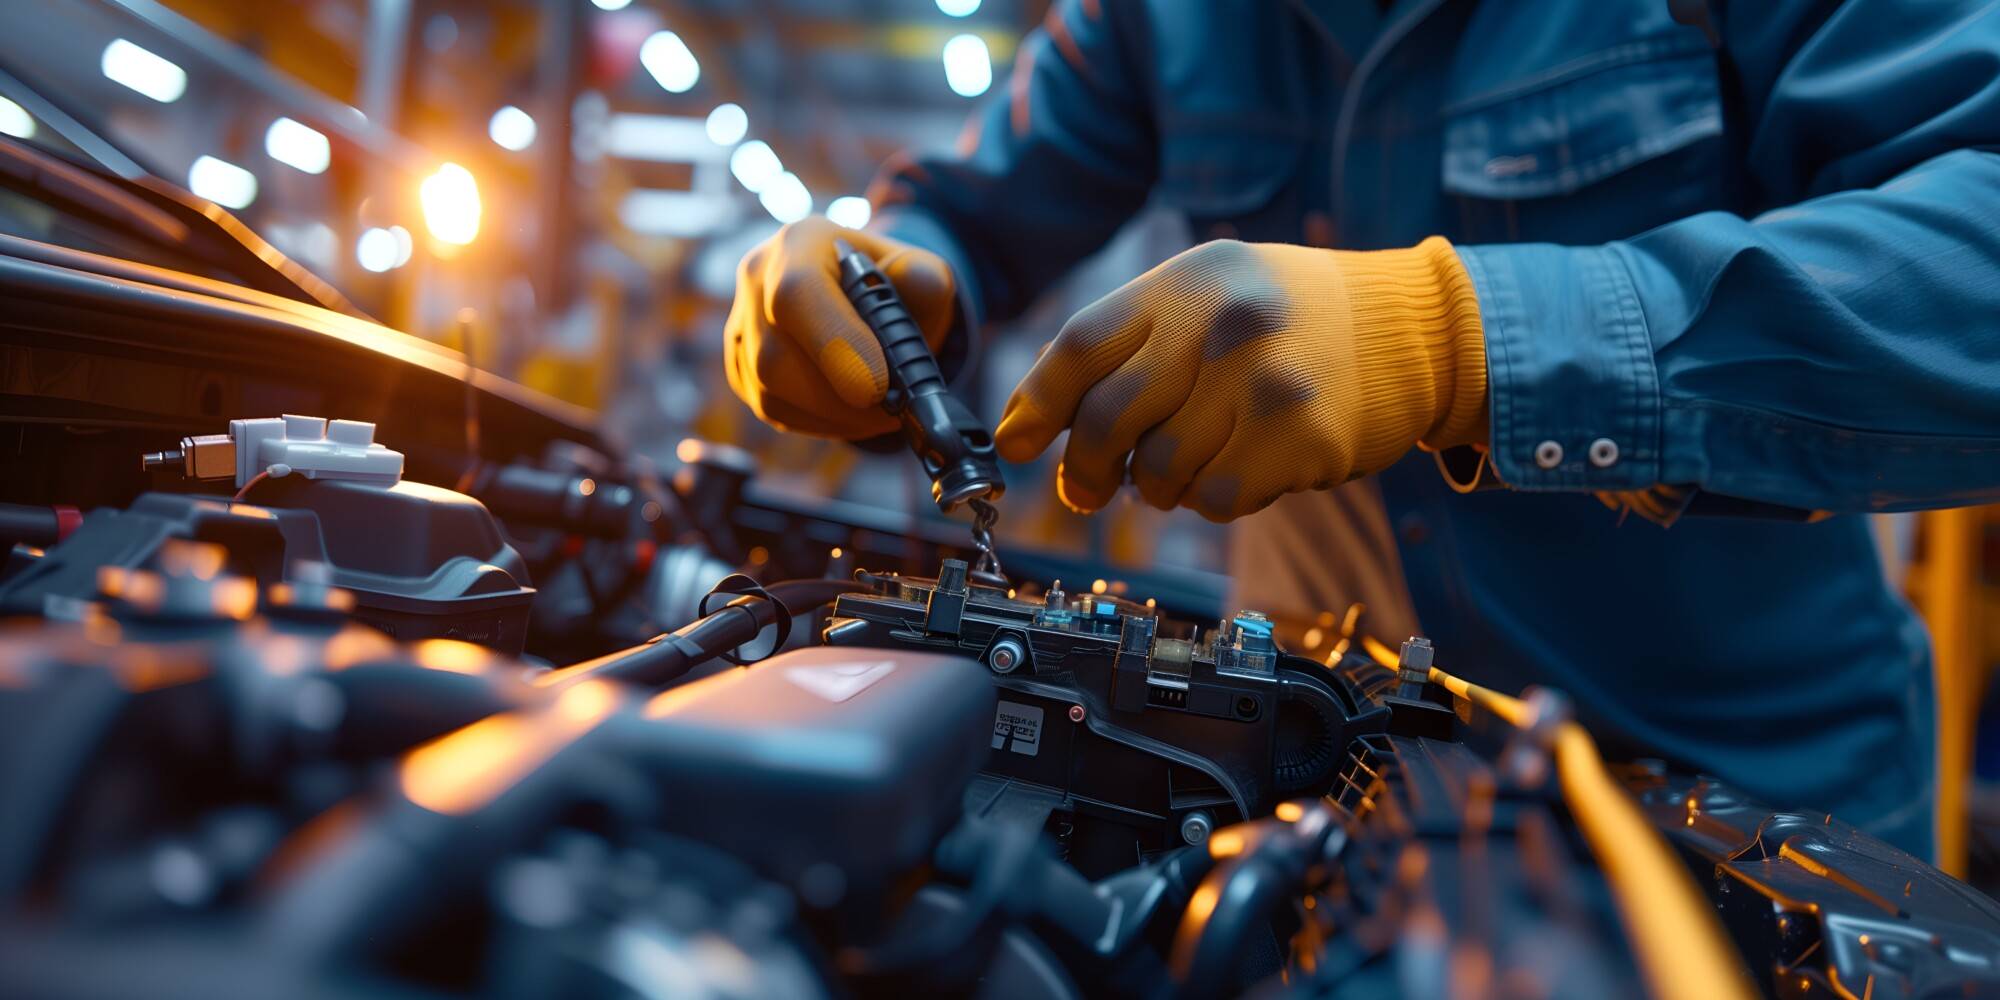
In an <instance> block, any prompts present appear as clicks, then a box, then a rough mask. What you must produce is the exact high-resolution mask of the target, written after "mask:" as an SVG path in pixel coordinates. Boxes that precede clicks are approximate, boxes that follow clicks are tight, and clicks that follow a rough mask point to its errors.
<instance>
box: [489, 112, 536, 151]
mask: <svg viewBox="0 0 2000 1000" xmlns="http://www.w3.org/2000/svg"><path fill="white" fill-rule="evenodd" d="M486 134H487V135H488V136H490V137H492V139H493V142H494V144H495V145H497V146H499V147H500V148H501V149H507V150H512V151H514V152H516V153H518V152H520V151H521V150H524V149H527V148H528V147H529V146H532V145H534V144H535V118H534V116H533V115H530V114H528V113H527V112H526V111H523V110H521V109H520V108H517V107H515V106H513V105H512V104H509V105H507V106H506V107H504V108H501V109H500V110H498V111H495V112H493V118H492V120H491V121H488V122H487V123H486Z"/></svg>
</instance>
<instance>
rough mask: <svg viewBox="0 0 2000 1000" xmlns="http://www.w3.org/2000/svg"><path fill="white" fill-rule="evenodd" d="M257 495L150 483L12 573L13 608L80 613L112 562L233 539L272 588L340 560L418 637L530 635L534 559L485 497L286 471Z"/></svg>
mask: <svg viewBox="0 0 2000 1000" xmlns="http://www.w3.org/2000/svg"><path fill="white" fill-rule="evenodd" d="M254 498H255V500H256V501H257V502H256V503H255V504H248V503H232V502H229V501H226V500H221V499H210V498H204V497H195V496H184V495H179V494H170V493H148V494H145V495H143V496H141V497H140V498H139V499H138V500H137V501H135V502H134V503H133V504H132V505H131V507H129V508H128V509H126V510H112V509H100V510H95V511H92V512H90V513H89V514H88V515H86V516H85V517H84V519H83V522H82V524H81V525H80V526H79V527H78V528H77V530H76V531H75V532H74V533H73V534H72V535H71V536H70V537H69V538H68V539H67V540H65V541H64V542H62V544H60V545H57V546H55V547H53V548H51V549H49V550H48V552H47V555H46V556H44V557H43V558H42V559H40V560H38V561H36V562H35V563H33V564H32V565H29V566H27V567H26V568H25V569H23V570H22V571H21V572H19V573H17V574H15V575H14V576H13V577H11V578H9V579H7V580H6V581H4V582H0V609H6V610H8V611H11V612H14V613H26V614H46V615H48V616H50V617H53V618H72V619H73V618H76V617H77V616H78V615H79V614H80V613H81V611H80V609H81V608H83V607H84V606H85V604H86V603H87V602H89V601H90V600H92V599H94V598H96V597H97V596H98V595H99V591H100V586H101V582H102V580H101V573H100V570H101V569H102V568H103V567H107V566H111V567H125V568H150V567H155V565H156V563H157V561H158V558H159V554H160V552H161V550H162V548H163V546H165V545H166V544H167V543H168V542H170V541H174V540H195V541H203V542H211V543H215V544H219V545H222V546H223V547H224V552H225V553H226V562H227V565H228V568H229V569H230V570H231V571H232V572H235V573H239V574H241V575H244V576H248V577H251V578H254V579H256V580H258V581H260V582H261V583H263V584H264V585H266V586H270V585H275V584H277V583H280V582H283V581H285V580H287V579H290V578H293V577H295V576H296V575H297V573H298V571H297V569H296V567H298V566H299V565H301V564H306V563H317V564H321V565H323V566H324V567H326V570H325V572H326V574H327V578H326V580H325V581H324V582H327V583H331V584H333V585H335V586H338V587H340V588H342V589H344V590H347V591H349V592H351V593H352V594H353V595H354V603H355V608H354V615H355V617H357V618H359V619H361V620H363V621H366V622H368V623H369V624H371V625H374V626H376V627H377V628H380V629H382V630H383V631H385V632H388V633H389V634H390V635H393V636H397V637H399V638H404V639H420V638H426V637H439V638H451V639H464V640H467V641H469V642H476V643H480V644H482V645H487V646H492V647H494V648H495V649H500V650H505V651H508V652H518V651H519V650H520V649H521V644H522V641H523V639H524V638H525V636H526V634H527V623H528V612H529V603H530V602H531V601H532V600H533V598H534V593H535V592H534V590H533V589H531V588H530V587H529V586H528V575H527V568H526V567H525V566H524V565H522V562H521V558H520V556H519V555H518V554H517V553H515V551H514V549H513V547H512V546H510V545H508V544H507V542H506V541H505V540H504V539H502V538H501V536H500V531H499V528H498V526H496V525H495V524H494V523H493V518H492V516H491V515H489V514H488V513H487V512H486V508H485V507H483V506H481V505H480V504H479V502H478V501H477V500H474V499H472V498H471V497H468V496H465V495H463V494H460V493H454V492H452V491H450V490H442V489H438V488H437V487H434V486H425V485H422V484H419V483H410V482H403V483H396V484H395V485H393V486H389V487H386V488H385V487H382V486H378V485H374V484H371V483H367V482H359V481H354V480H347V479H318V480H314V479H306V478H304V477H289V476H288V477H285V478H282V479H276V480H266V481H265V482H262V483H260V484H258V487H257V490H256V491H255V494H254Z"/></svg>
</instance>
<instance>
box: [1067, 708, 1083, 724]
mask: <svg viewBox="0 0 2000 1000" xmlns="http://www.w3.org/2000/svg"><path fill="white" fill-rule="evenodd" d="M1069 721H1071V722H1082V721H1083V706H1082V705H1071V706H1070V707H1069Z"/></svg>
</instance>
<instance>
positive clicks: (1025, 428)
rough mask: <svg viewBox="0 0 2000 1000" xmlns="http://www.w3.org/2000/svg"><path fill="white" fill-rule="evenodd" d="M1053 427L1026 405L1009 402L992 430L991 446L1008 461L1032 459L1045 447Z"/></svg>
mask: <svg viewBox="0 0 2000 1000" xmlns="http://www.w3.org/2000/svg"><path fill="white" fill-rule="evenodd" d="M1055 437H1056V431H1055V430H1054V429H1053V428H1052V427H1050V426H1049V424H1048V422H1047V421H1045V420H1042V419H1041V417H1040V415H1039V414H1036V413H1034V412H1033V411H1032V409H1031V408H1030V407H1028V406H1010V407H1008V408H1007V414H1006V416H1004V417H1002V418H1000V426H999V427H997V428H995V429H994V431H993V446H994V448H995V449H997V450H998V451H999V452H1000V457H1001V458H1004V459H1006V460H1007V461H1009V462H1016V463H1020V462H1032V461H1034V460H1035V457H1036V456H1037V455H1040V454H1041V453H1042V452H1043V451H1045V450H1047V449H1048V446H1049V442H1051V441H1054V440H1055Z"/></svg>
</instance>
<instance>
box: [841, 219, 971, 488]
mask: <svg viewBox="0 0 2000 1000" xmlns="http://www.w3.org/2000/svg"><path fill="white" fill-rule="evenodd" d="M834 249H835V251H836V252H837V253H838V254H839V255H840V287H841V290H842V291H844V292H846V293H847V301H848V302H849V303H851V304H852V305H853V306H854V311H855V313H856V314H858V315H859V316H860V317H861V320H862V322H863V323H866V324H867V325H868V329H869V330H871V331H873V332H874V334H875V340H876V342H877V343H879V344H880V345H881V346H882V356H883V357H884V358H885V359H886V360H887V361H888V364H889V395H888V398H887V399H885V400H884V401H883V409H885V410H887V411H888V412H889V413H890V415H892V416H894V417H896V418H897V419H899V420H900V421H902V424H903V437H904V439H905V440H907V441H908V442H909V445H910V450H911V451H912V452H914V453H916V456H917V459H918V461H920V462H922V463H923V466H924V472H925V474H927V475H929V476H930V477H931V499H933V500H935V501H937V505H938V506H939V507H941V508H943V509H945V510H947V511H949V510H952V509H953V508H955V507H957V506H958V505H959V504H961V503H964V502H966V501H968V500H973V499H977V498H981V497H984V498H988V499H992V498H996V497H998V496H999V495H1000V494H1001V493H1002V492H1003V491H1004V490H1005V489H1006V483H1005V481H1003V480H1002V479H1001V476H1000V462H999V459H998V457H996V456H995V454H994V452H993V435H992V434H990V433H988V432H987V430H986V428H985V427H984V426H983V425H981V424H980V423H979V421H978V419H976V418H975V417H973V415H972V411H970V410H968V409H966V407H965V404H964V403H963V402H960V401H959V399H958V397H957V396H954V395H952V394H951V387H950V385H949V384H948V383H946V382H945V379H944V373H943V372H942V371H940V370H939V369H938V363H937V358H936V357H935V356H933V355H932V354H931V348H930V345H929V344H926V343H925V342H924V332H923V330H922V329H920V328H919V327H918V326H917V321H916V320H915V319H913V318H911V316H910V310H909V309H908V307H906V306H904V305H903V298H902V296H900V295H897V294H896V288H895V286H894V285H891V284H889V279H888V278H886V277H884V276H883V274H882V272H881V270H879V269H878V268H876V266H875V262H874V261H872V260H869V259H868V255H867V254H864V253H862V252H861V251H859V250H856V249H854V248H853V247H851V246H849V245H847V243H846V242H845V241H841V240H836V241H834Z"/></svg>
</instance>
